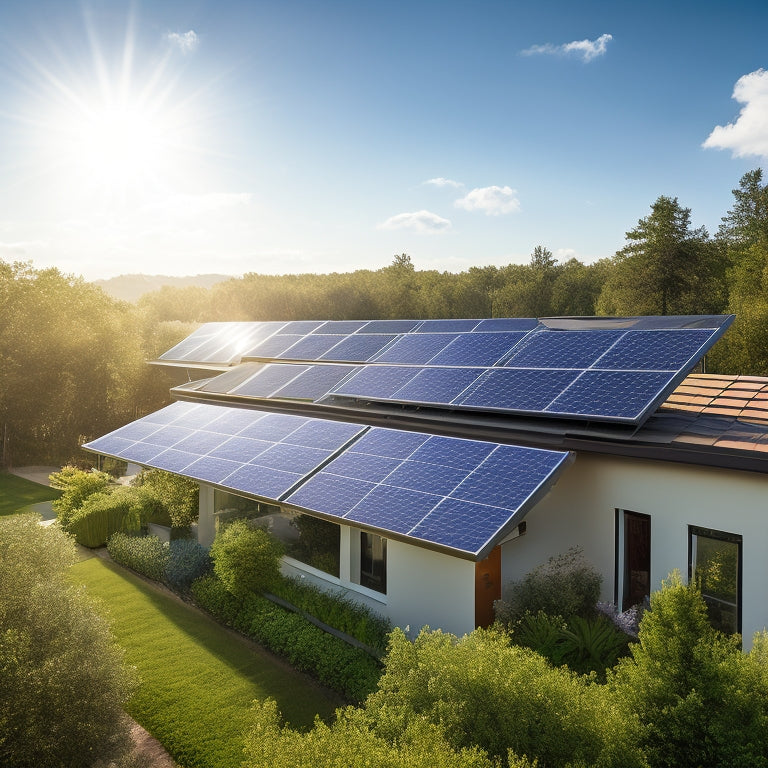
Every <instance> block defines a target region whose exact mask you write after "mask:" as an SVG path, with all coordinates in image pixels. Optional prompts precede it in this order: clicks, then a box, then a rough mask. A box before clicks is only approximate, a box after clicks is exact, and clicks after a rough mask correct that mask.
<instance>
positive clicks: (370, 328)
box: [358, 320, 421, 335]
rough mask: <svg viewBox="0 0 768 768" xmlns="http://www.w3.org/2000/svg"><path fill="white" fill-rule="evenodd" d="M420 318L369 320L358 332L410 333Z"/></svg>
mask: <svg viewBox="0 0 768 768" xmlns="http://www.w3.org/2000/svg"><path fill="white" fill-rule="evenodd" d="M420 322H421V320H371V321H370V322H368V323H366V324H365V325H364V326H363V327H362V328H361V329H360V330H359V331H358V333H389V334H393V335H394V334H398V333H410V332H411V331H412V330H413V329H414V328H415V327H416V326H417V325H419V323H420Z"/></svg>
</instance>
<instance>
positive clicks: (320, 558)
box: [288, 515, 341, 577]
mask: <svg viewBox="0 0 768 768" xmlns="http://www.w3.org/2000/svg"><path fill="white" fill-rule="evenodd" d="M291 524H292V525H293V526H294V527H295V528H296V530H297V531H298V532H299V540H298V542H296V543H295V544H294V545H292V546H291V548H290V550H289V552H288V554H289V555H291V557H295V558H296V559H297V560H301V562H303V563H306V564H307V565H311V566H313V567H314V568H317V569H318V570H321V571H325V573H330V574H331V575H332V576H336V577H338V575H339V563H340V560H339V557H340V549H339V537H340V535H341V534H340V530H341V529H340V528H339V526H338V525H336V524H335V523H331V522H330V521H328V520H321V519H320V518H319V517H312V515H297V516H296V517H295V518H294V519H293V520H292V521H291Z"/></svg>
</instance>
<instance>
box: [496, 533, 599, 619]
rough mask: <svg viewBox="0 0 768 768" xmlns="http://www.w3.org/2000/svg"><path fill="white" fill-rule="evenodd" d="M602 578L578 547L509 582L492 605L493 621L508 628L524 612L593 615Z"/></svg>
mask: <svg viewBox="0 0 768 768" xmlns="http://www.w3.org/2000/svg"><path fill="white" fill-rule="evenodd" d="M602 580H603V577H602V576H601V575H600V573H598V571H597V570H596V569H595V567H594V566H593V565H592V564H591V563H589V562H587V560H586V559H585V558H584V556H583V554H582V551H581V549H580V548H578V547H571V549H569V550H568V551H567V552H565V553H564V554H560V555H557V556H556V557H550V558H549V560H548V561H547V562H546V563H544V564H542V565H539V566H538V567H536V568H534V569H533V570H532V571H531V572H530V573H529V574H527V575H526V576H525V577H524V578H523V579H522V580H521V581H515V582H511V583H510V584H509V585H508V586H507V587H506V588H505V590H504V594H503V596H502V599H501V600H500V601H499V602H498V603H497V604H496V618H497V619H498V621H500V622H501V623H502V624H504V625H506V626H510V625H512V624H514V623H515V622H516V621H519V620H520V619H521V618H522V617H523V616H524V615H525V614H526V613H531V614H536V613H538V612H539V611H543V612H544V613H546V614H549V615H550V616H565V617H569V618H570V617H571V616H583V617H585V618H589V617H590V616H593V615H594V614H595V604H596V603H597V601H598V599H599V597H600V585H601V584H602Z"/></svg>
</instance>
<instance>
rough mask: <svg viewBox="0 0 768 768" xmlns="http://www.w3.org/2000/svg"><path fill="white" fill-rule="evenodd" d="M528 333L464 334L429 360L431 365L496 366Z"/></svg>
mask: <svg viewBox="0 0 768 768" xmlns="http://www.w3.org/2000/svg"><path fill="white" fill-rule="evenodd" d="M526 334H527V331H517V332H514V333H513V332H510V331H506V332H503V333H463V334H461V335H460V336H457V337H456V338H455V339H454V340H453V341H452V342H451V343H450V344H449V345H448V346H447V347H445V348H444V349H443V350H441V351H440V352H438V353H437V355H435V357H433V358H432V359H431V360H429V365H452V366H458V365H461V366H480V367H489V366H492V365H496V363H498V362H499V360H501V359H502V358H503V357H504V356H505V355H507V354H508V353H509V352H511V351H512V349H513V348H514V347H515V345H516V344H517V343H518V342H519V341H520V340H521V339H523V338H524V337H525V336H526Z"/></svg>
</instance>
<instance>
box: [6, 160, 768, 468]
mask: <svg viewBox="0 0 768 768" xmlns="http://www.w3.org/2000/svg"><path fill="white" fill-rule="evenodd" d="M481 259H482V257H481V256H478V261H480V260H481ZM723 312H728V313H733V314H735V315H736V321H735V322H734V324H733V325H732V327H731V328H730V330H729V331H728V333H727V334H726V336H725V337H724V338H723V339H722V340H721V341H720V342H719V343H718V344H717V345H716V346H715V348H714V349H713V350H712V352H710V353H709V355H708V357H707V371H709V372H721V373H732V374H742V375H758V376H767V375H768V183H764V180H763V173H762V170H761V169H755V170H753V171H750V172H748V173H746V174H745V175H744V176H743V177H742V178H741V180H740V182H739V186H738V187H737V188H736V189H734V190H733V200H732V206H731V208H730V210H728V211H727V212H726V213H725V215H724V216H723V218H722V221H721V224H720V226H719V227H718V230H717V232H716V233H714V234H710V233H709V232H707V230H706V229H705V228H704V227H698V228H694V227H693V225H692V223H691V209H690V208H685V207H684V206H683V204H682V203H680V202H679V201H678V199H677V198H672V197H666V196H660V197H659V198H658V199H657V200H656V201H654V202H653V203H652V204H651V206H650V212H649V213H647V215H645V216H643V217H642V218H640V219H639V220H638V222H637V224H636V225H635V226H634V227H633V228H632V229H630V230H629V231H628V232H627V233H626V242H625V244H624V246H623V247H622V248H621V249H620V250H618V251H617V252H616V253H615V255H614V256H612V257H610V258H606V259H603V260H600V261H597V262H595V263H592V264H584V263H582V262H580V261H579V260H577V259H575V258H572V259H570V260H568V261H565V262H562V263H561V262H558V261H557V260H556V259H555V258H554V255H553V254H552V252H551V251H550V250H549V249H548V248H546V247H545V246H544V245H537V246H536V247H535V248H534V250H533V252H532V254H531V257H530V260H529V262H528V263H527V264H508V265H506V266H503V267H496V266H477V267H471V268H470V269H468V270H466V271H464V272H459V273H452V272H439V271H435V270H417V269H416V268H415V267H414V265H413V263H412V261H411V258H410V257H409V256H408V255H407V254H399V255H396V256H395V257H394V258H393V260H392V261H391V263H390V264H388V265H386V266H384V267H382V268H381V269H378V270H357V271H354V272H350V273H333V274H302V275H279V276H274V275H261V274H257V273H247V274H245V275H244V276H243V277H242V278H233V279H231V280H227V281H225V282H222V283H218V284H216V285H214V286H212V287H211V288H207V289H206V288H201V287H185V288H173V287H163V288H161V289H160V290H158V291H153V292H151V293H148V294H145V295H144V296H142V297H141V298H140V299H139V300H138V301H137V302H136V303H128V302H123V301H118V300H116V299H113V298H111V297H110V296H108V295H107V294H106V293H105V292H104V291H102V290H101V289H100V288H98V287H96V286H95V285H93V284H91V283H88V282H86V281H84V280H83V279H82V278H79V277H74V276H71V275H65V274H62V273H61V272H59V271H58V270H56V269H43V270H38V269H35V268H34V266H33V265H32V264H30V263H24V262H15V263H7V262H4V261H2V260H0V466H4V467H7V466H13V465H17V466H18V465H21V464H23V463H59V462H65V461H69V460H72V459H75V460H80V461H81V460H82V456H79V457H78V446H79V445H80V444H82V443H83V442H85V441H86V440H88V439H91V438H94V437H96V436H98V435H100V434H104V433H106V432H108V431H110V430H112V429H115V428H117V427H118V426H121V425H122V424H125V423H126V422H128V421H130V420H131V419H134V418H137V417H140V416H141V415H144V414H146V413H148V412H150V411H152V410H154V409H157V408H159V407H161V406H163V405H164V404H166V403H167V402H168V400H169V396H168V389H169V387H170V381H169V380H168V379H167V378H166V376H165V374H164V373H163V371H162V369H160V368H154V367H150V366H147V365H146V364H145V361H146V360H150V359H153V358H155V357H157V355H159V354H160V353H161V352H163V351H165V350H166V349H168V348H170V347H171V346H173V345H174V344H175V343H176V342H177V341H179V340H180V339H182V338H184V336H186V335H187V334H188V333H190V332H191V331H192V330H193V329H194V328H195V327H196V326H197V325H198V324H200V323H202V322H206V321H216V320H218V321H224V320H240V321H247V320H293V319H327V320H348V319H395V318H406V317H407V318H460V317H546V316H563V315H647V314H706V313H723Z"/></svg>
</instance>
